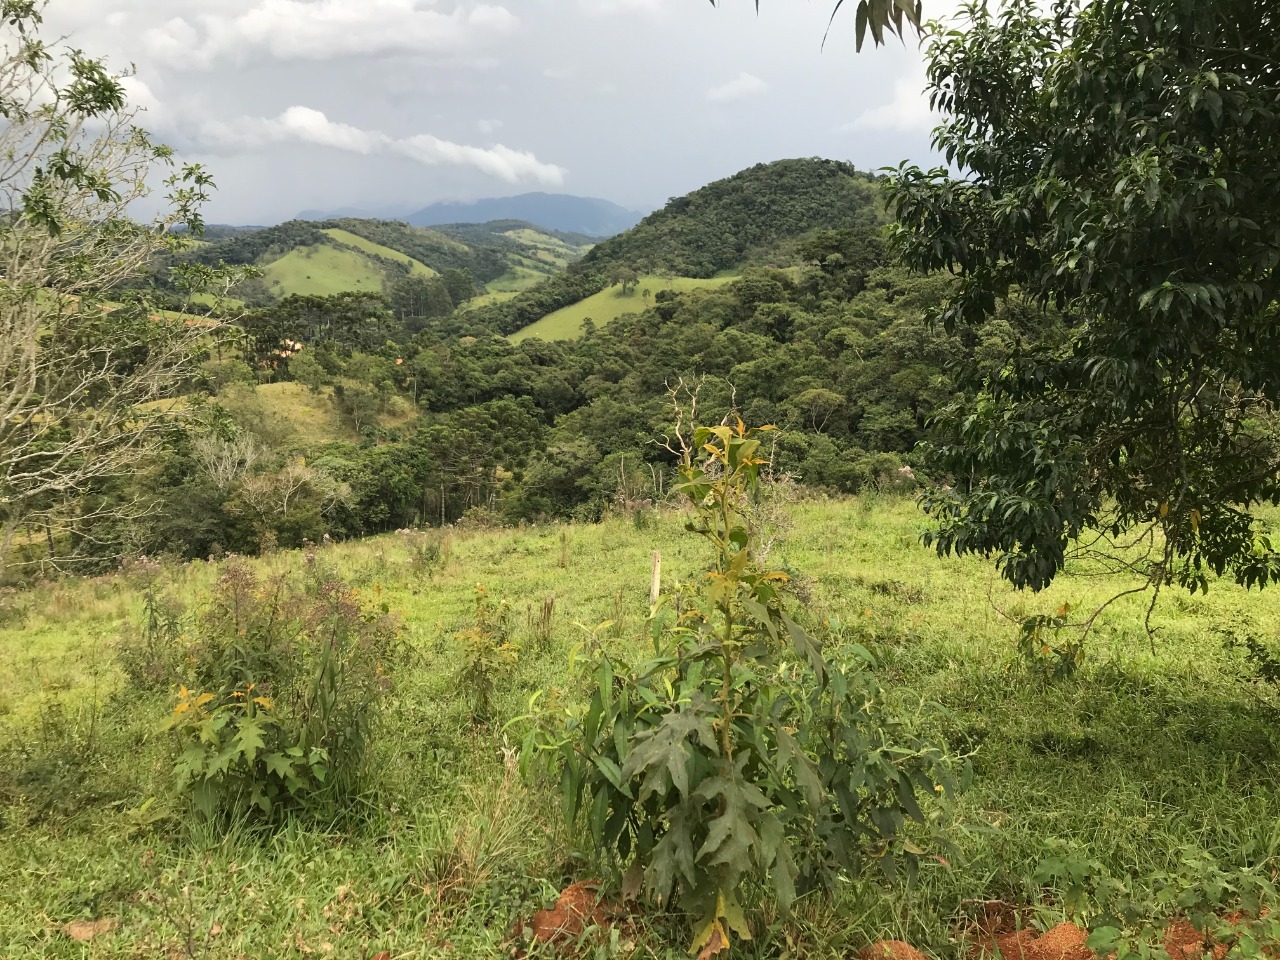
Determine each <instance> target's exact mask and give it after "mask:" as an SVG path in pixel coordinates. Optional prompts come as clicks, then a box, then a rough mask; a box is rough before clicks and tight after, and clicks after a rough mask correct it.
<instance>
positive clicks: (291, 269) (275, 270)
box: [263, 244, 383, 297]
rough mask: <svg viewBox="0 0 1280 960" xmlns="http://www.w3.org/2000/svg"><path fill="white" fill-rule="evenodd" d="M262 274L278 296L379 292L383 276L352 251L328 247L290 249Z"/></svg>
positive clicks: (328, 295) (374, 264)
mask: <svg viewBox="0 0 1280 960" xmlns="http://www.w3.org/2000/svg"><path fill="white" fill-rule="evenodd" d="M263 275H264V276H263V280H264V282H265V283H266V284H267V287H268V289H270V290H271V292H272V293H275V294H278V295H279V296H281V297H287V296H290V295H291V294H298V295H300V296H313V297H331V296H334V295H335V294H339V293H346V292H348V291H362V292H366V293H381V292H382V281H383V275H382V271H381V270H380V269H379V268H378V265H377V264H376V263H374V262H373V261H372V260H370V259H369V258H368V257H365V256H363V255H361V254H359V253H356V252H355V251H353V250H340V249H338V248H337V247H331V246H328V245H327V244H325V245H318V246H314V247H299V248H298V249H296V250H291V251H289V252H288V253H287V254H285V255H284V256H283V257H281V258H280V259H279V260H275V261H273V262H272V263H270V264H268V265H267V266H266V267H264V268H263Z"/></svg>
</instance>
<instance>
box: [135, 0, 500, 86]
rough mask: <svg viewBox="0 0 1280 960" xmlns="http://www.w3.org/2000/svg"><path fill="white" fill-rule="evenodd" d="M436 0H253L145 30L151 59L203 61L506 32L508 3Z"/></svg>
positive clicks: (430, 48)
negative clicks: (441, 6)
mask: <svg viewBox="0 0 1280 960" xmlns="http://www.w3.org/2000/svg"><path fill="white" fill-rule="evenodd" d="M434 2H435V0H255V4H254V6H253V7H251V8H250V9H248V10H246V11H245V12H243V13H240V14H238V15H233V16H228V15H223V14H201V15H198V16H196V17H194V18H193V19H194V22H192V21H189V20H186V19H184V18H182V17H174V18H173V19H171V20H169V21H168V22H167V23H163V24H161V25H160V26H158V27H153V28H152V29H150V30H148V31H147V32H146V33H145V34H144V35H143V42H144V44H145V45H146V47H147V49H148V51H149V52H150V53H151V55H152V56H154V57H155V58H156V59H158V60H160V61H161V62H163V63H165V64H167V65H169V66H171V67H175V68H190V69H203V68H208V67H210V66H212V65H213V63H214V62H215V61H217V60H219V59H222V58H224V57H239V58H244V57H248V56H251V55H253V54H256V53H261V52H264V51H265V52H266V53H268V54H270V55H271V56H272V57H274V58H276V59H278V60H326V59H329V58H332V57H343V56H362V55H363V56H368V55H374V54H380V53H396V52H400V53H422V52H441V51H449V52H452V51H454V50H456V49H457V48H458V47H459V46H460V45H462V44H465V43H466V42H468V41H470V40H471V39H472V38H474V37H477V36H482V35H492V34H500V33H506V32H510V31H511V30H512V29H514V28H515V26H516V25H517V23H518V22H519V21H518V20H517V18H516V16H515V14H513V13H511V12H510V11H509V10H507V8H506V7H502V6H497V5H494V4H485V3H482V4H463V5H460V6H457V7H455V8H454V10H453V11H452V12H451V13H443V12H441V11H439V10H436V9H433V7H434Z"/></svg>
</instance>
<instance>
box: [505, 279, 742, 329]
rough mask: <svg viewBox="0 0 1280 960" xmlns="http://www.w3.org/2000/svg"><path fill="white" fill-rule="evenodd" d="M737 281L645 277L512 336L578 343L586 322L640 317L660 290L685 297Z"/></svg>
mask: <svg viewBox="0 0 1280 960" xmlns="http://www.w3.org/2000/svg"><path fill="white" fill-rule="evenodd" d="M736 279H737V278H736V277H732V276H727V277H713V278H711V279H709V280H696V279H692V278H690V277H674V278H672V277H658V276H645V277H641V278H640V282H639V283H637V284H636V286H635V288H634V289H632V290H630V291H628V293H627V295H626V296H623V295H622V288H621V287H609V288H608V289H606V290H601V291H600V292H599V293H597V294H595V295H594V296H591V297H587V298H586V299H585V300H581V301H579V302H578V303H575V304H574V305H573V306H571V307H565V308H564V309H562V310H557V311H556V312H555V313H550V314H548V315H547V316H545V317H543V318H542V319H541V320H539V321H538V322H536V323H531V324H529V326H527V327H525V328H524V329H523V330H519V331H517V332H516V333H514V334H512V335H511V337H510V339H511V342H512V343H519V342H520V341H521V340H527V339H529V338H530V337H540V338H542V339H543V340H575V339H577V338H578V337H579V336H580V335H581V333H582V321H584V320H586V319H587V318H590V319H591V320H593V321H594V322H595V325H596V326H597V327H602V326H604V325H605V324H607V323H609V322H610V321H613V320H617V319H618V317H620V316H622V315H623V314H624V313H640V312H641V311H642V310H644V309H645V307H646V306H648V305H649V304H651V303H652V302H653V301H652V297H653V296H654V295H656V294H657V293H658V291H660V290H677V291H679V292H681V293H685V292H688V291H690V290H709V289H714V288H715V287H721V286H724V285H725V284H726V283H731V282H733V281H734V280H736ZM646 290H648V291H649V294H650V299H649V300H648V301H646V300H645V297H644V292H645V291H646Z"/></svg>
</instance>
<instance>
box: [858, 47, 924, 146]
mask: <svg viewBox="0 0 1280 960" xmlns="http://www.w3.org/2000/svg"><path fill="white" fill-rule="evenodd" d="M926 82H927V81H926V79H925V73H924V66H923V64H917V65H916V66H915V67H913V69H912V70H911V72H910V73H908V74H907V75H906V76H904V77H899V78H898V80H897V81H895V83H894V85H893V93H892V96H891V97H890V99H889V102H888V103H884V104H881V105H880V106H878V107H873V108H872V109H870V110H867V111H864V112H863V113H861V114H859V115H858V116H857V117H855V118H854V120H853V121H852V122H851V123H846V124H845V125H844V126H842V127H841V128H840V131H841V132H842V133H851V132H853V131H858V130H865V131H875V132H891V133H927V132H928V131H930V130H932V129H933V128H934V127H936V126H937V125H938V123H939V122H940V121H941V120H942V116H941V114H938V113H934V112H933V111H932V110H930V109H929V98H928V97H927V96H926V95H925V94H924V88H925V84H926Z"/></svg>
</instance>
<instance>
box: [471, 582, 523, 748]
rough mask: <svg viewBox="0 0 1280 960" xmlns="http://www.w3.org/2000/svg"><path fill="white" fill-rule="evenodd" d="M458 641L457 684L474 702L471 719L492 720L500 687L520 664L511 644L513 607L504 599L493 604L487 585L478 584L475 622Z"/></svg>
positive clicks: (516, 652)
mask: <svg viewBox="0 0 1280 960" xmlns="http://www.w3.org/2000/svg"><path fill="white" fill-rule="evenodd" d="M457 639H459V640H461V641H462V668H461V669H460V670H459V671H458V684H459V686H461V687H462V689H463V690H464V691H465V692H466V694H467V695H468V696H469V697H470V699H471V716H472V719H473V720H475V721H476V722H483V721H485V720H489V719H491V718H492V716H493V695H494V693H495V692H496V691H497V688H498V684H499V683H500V682H501V681H502V680H503V679H504V678H505V677H507V676H509V675H510V673H511V671H512V670H513V669H514V668H515V665H516V663H517V662H518V661H519V652H518V650H517V649H516V646H515V644H514V643H512V642H511V607H510V605H509V604H508V603H507V602H506V601H505V600H503V601H502V602H501V603H494V602H493V599H492V598H491V597H490V596H489V594H488V591H486V590H485V588H484V586H483V585H481V584H477V585H476V612H475V622H474V623H473V624H472V625H471V626H470V627H468V628H467V629H466V630H463V631H462V632H461V633H459V634H458V635H457Z"/></svg>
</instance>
